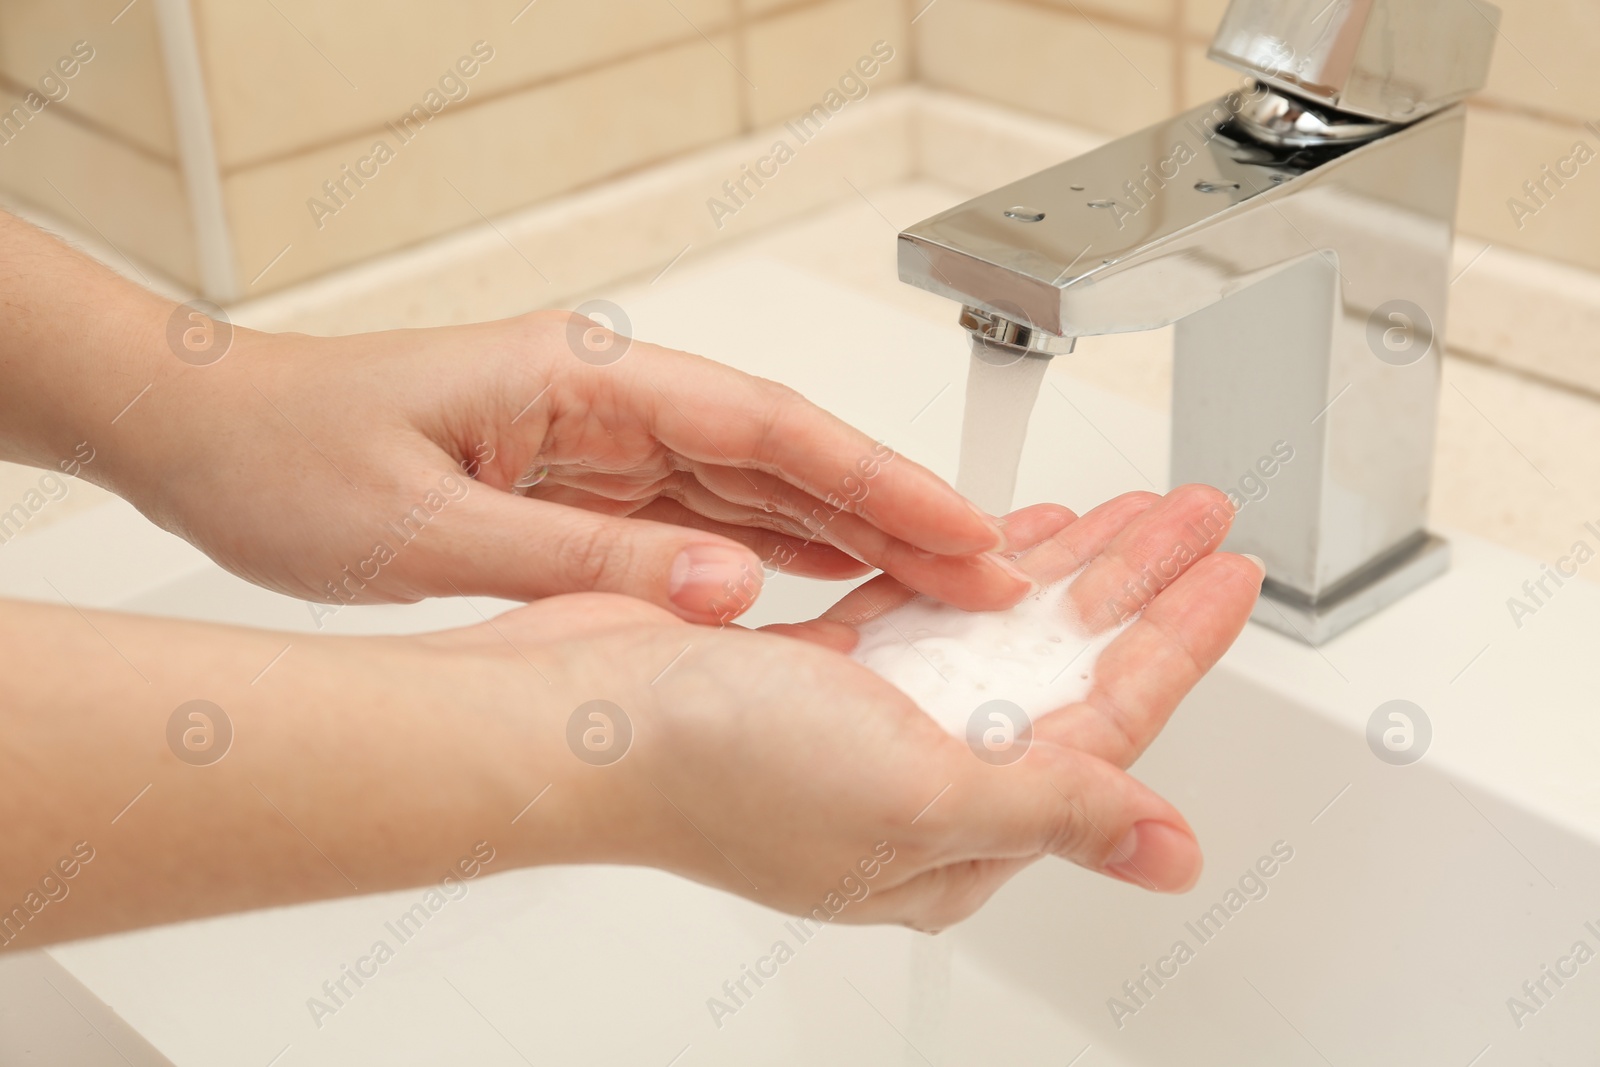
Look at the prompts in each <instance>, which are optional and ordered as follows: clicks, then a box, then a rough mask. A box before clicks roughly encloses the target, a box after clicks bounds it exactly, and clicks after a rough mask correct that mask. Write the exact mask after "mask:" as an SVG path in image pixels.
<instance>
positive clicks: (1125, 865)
mask: <svg viewBox="0 0 1600 1067" xmlns="http://www.w3.org/2000/svg"><path fill="white" fill-rule="evenodd" d="M1200 866H1201V864H1200V849H1199V846H1198V845H1196V844H1195V841H1194V838H1192V837H1190V836H1189V835H1188V834H1186V833H1184V832H1183V831H1182V830H1179V829H1178V828H1177V827H1175V826H1169V825H1167V824H1166V823H1164V822H1156V821H1154V820H1152V819H1147V820H1145V821H1144V822H1138V823H1134V824H1133V829H1131V830H1129V831H1128V833H1127V836H1125V837H1123V839H1122V840H1121V841H1119V842H1118V843H1117V847H1116V848H1115V849H1114V850H1113V851H1112V853H1111V860H1110V862H1108V863H1107V864H1106V865H1105V872H1106V873H1107V874H1109V875H1112V876H1113V877H1116V878H1120V879H1122V880H1123V881H1124V882H1131V883H1132V884H1133V885H1136V886H1140V887H1141V888H1144V889H1150V890H1154V891H1155V892H1158V893H1182V892H1183V891H1184V890H1186V889H1188V888H1189V887H1191V886H1193V885H1194V884H1195V882H1197V881H1199V880H1200Z"/></svg>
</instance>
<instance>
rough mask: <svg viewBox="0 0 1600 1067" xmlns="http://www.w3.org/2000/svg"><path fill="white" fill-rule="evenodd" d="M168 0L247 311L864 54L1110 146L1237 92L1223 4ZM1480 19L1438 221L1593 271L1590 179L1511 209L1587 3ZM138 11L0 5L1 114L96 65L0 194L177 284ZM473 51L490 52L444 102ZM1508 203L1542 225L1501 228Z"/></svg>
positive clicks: (682, 141)
mask: <svg viewBox="0 0 1600 1067" xmlns="http://www.w3.org/2000/svg"><path fill="white" fill-rule="evenodd" d="M192 3H193V6H194V11H195V22H196V31H197V37H198V40H199V45H200V50H201V58H202V67H203V72H204V76H205V79H206V82H207V86H208V92H209V96H210V102H211V107H212V111H213V121H212V126H213V129H214V131H215V136H216V142H217V155H218V162H219V167H220V176H219V180H220V183H221V187H222V190H223V194H224V200H225V204H226V216H227V221H228V225H229V227H230V230H231V237H232V240H233V247H234V258H235V273H236V274H237V276H238V278H239V280H240V284H241V292H240V293H239V294H237V295H239V296H244V297H250V296H257V295H260V294H262V293H265V292H268V291H271V290H275V289H279V288H282V287H284V286H286V285H289V284H291V283H294V282H297V281H300V280H303V279H307V278H310V277H314V276H317V275H320V274H324V273H326V272H328V271H330V270H333V269H335V268H338V267H340V266H343V265H347V264H351V263H354V262H357V261H359V260H361V259H364V258H366V257H369V256H371V255H374V254H377V253H380V252H384V251H388V250H392V249H396V248H400V247H404V246H407V245H411V244H416V243H418V242H421V241H423V240H426V239H428V238H430V237H433V236H436V235H438V234H441V233H444V232H448V231H450V230H453V229H457V228H460V227H463V226H468V225H471V224H473V223H475V222H477V221H479V220H480V218H481V217H482V216H488V217H494V216H496V215H499V214H503V213H505V212H508V211H510V210H512V209H514V208H518V207H522V206H526V205H530V204H534V203H537V202H540V201H543V200H547V199H549V198H551V197H554V196H557V195H559V194H561V193H565V192H569V191H572V190H575V189H578V188H582V187H585V186H588V185H590V184H593V183H595V182H597V181H600V180H603V179H606V178H609V177H613V176H617V175H620V174H624V173H627V172H630V171H633V170H638V169H640V168H643V167H646V166H649V165H651V164H654V163H658V162H660V161H663V160H666V159H669V158H673V157H676V156H681V155H683V154H685V153H688V152H690V151H693V150H695V149H697V148H701V147H704V146H706V145H709V144H713V143H718V142H723V141H727V140H729V139H730V138H734V137H737V136H741V135H748V134H755V133H760V132H761V131H763V130H777V129H778V128H779V124H780V123H781V122H782V121H783V120H784V119H786V118H789V117H792V116H794V115H795V114H797V113H800V112H803V111H805V110H807V109H808V108H810V107H811V106H812V105H814V104H815V103H817V102H818V101H819V100H821V99H822V98H823V95H824V94H825V93H827V92H828V90H829V89H831V88H834V87H836V86H837V85H838V83H839V79H840V78H841V76H843V75H844V74H846V73H847V72H848V71H849V70H850V68H851V66H852V65H853V64H854V63H855V62H856V60H857V59H858V58H860V57H861V56H863V55H865V54H867V53H868V52H869V51H870V49H871V47H872V45H873V43H874V42H875V41H877V40H883V41H886V42H888V43H889V44H890V45H891V46H892V47H893V48H894V50H895V58H894V59H893V60H892V61H890V62H888V63H886V64H882V65H881V69H880V70H879V71H878V72H877V73H876V75H875V76H874V78H873V79H872V82H871V86H870V88H877V87H880V86H887V85H891V84H897V83H903V82H907V81H911V80H918V81H921V82H923V83H926V84H931V85H934V86H937V87H940V88H944V89H948V90H952V91H955V92H958V93H964V94H969V95H972V96H976V97H979V98H983V99H987V100H992V101H996V102H1000V103H1003V104H1007V105H1009V106H1012V107H1015V108H1018V109H1021V110H1024V111H1029V112H1033V113H1036V114H1041V115H1045V116H1048V117H1051V118H1056V119H1061V120H1065V121H1068V122H1072V123H1076V124H1080V125H1082V126H1085V127H1088V128H1090V129H1094V130H1099V131H1103V132H1106V133H1112V134H1116V133H1123V132H1127V131H1129V130H1132V129H1135V128H1137V127H1139V126H1141V125H1144V124H1146V123H1149V122H1153V121H1156V120H1158V119H1160V118H1161V117H1163V116H1165V115H1167V114H1169V113H1171V112H1172V111H1173V110H1175V109H1177V108H1180V107H1184V106H1189V105H1192V104H1194V103H1196V102H1198V101H1199V100H1202V99H1205V98H1207V97H1210V96H1214V95H1217V94H1219V93H1221V92H1224V91H1226V90H1227V89H1228V88H1230V87H1232V86H1233V85H1235V84H1237V83H1238V78H1237V77H1236V76H1235V75H1234V74H1233V73H1232V72H1229V71H1227V70H1224V69H1223V68H1220V67H1218V66H1217V65H1216V64H1213V63H1210V62H1209V61H1208V60H1206V58H1205V46H1206V43H1207V41H1208V39H1209V36H1210V33H1211V30H1212V28H1213V27H1214V26H1215V24H1216V22H1217V20H1218V19H1219V18H1220V16H1221V14H1222V11H1223V9H1224V7H1225V6H1226V0H671V2H667V0H536V2H533V3H528V2H527V0H455V2H453V3H450V4H440V5H420V4H411V5H397V4H395V3H394V2H393V0H343V2H341V3H337V4H330V3H325V2H323V0H273V2H272V3H266V2H259V3H258V2H251V3H239V2H237V0H192ZM1502 5H1503V6H1504V8H1505V19H1504V23H1503V26H1502V34H1501V38H1500V40H1499V42H1498V47H1497V53H1496V60H1495V66H1494V70H1493V74H1492V78H1491V83H1490V86H1489V88H1488V90H1487V91H1486V92H1485V93H1484V94H1483V95H1482V97H1481V98H1480V99H1478V100H1476V101H1474V103H1473V105H1472V118H1471V123H1470V135H1469V136H1470V139H1469V145H1468V160H1467V168H1466V177H1465V181H1464V185H1463V190H1462V204H1461V223H1462V228H1463V229H1464V230H1465V231H1466V232H1469V233H1472V234H1475V235H1478V236H1481V237H1482V238H1484V239H1485V240H1487V241H1489V242H1491V243H1492V244H1494V245H1496V246H1505V247H1508V248H1515V249H1520V250H1523V251H1528V252H1533V253H1536V254H1541V255H1546V256H1550V257H1553V258H1556V259H1560V260H1563V261H1566V262H1569V263H1573V264H1577V265H1580V266H1584V267H1587V268H1590V269H1596V270H1600V239H1597V238H1600V159H1597V160H1596V161H1595V162H1593V163H1589V164H1587V165H1585V166H1583V167H1581V168H1579V169H1578V170H1577V172H1576V174H1575V176H1573V177H1571V178H1569V179H1567V180H1566V181H1565V183H1564V185H1563V186H1562V187H1561V188H1559V189H1556V190H1555V191H1554V193H1553V194H1552V195H1549V196H1547V197H1544V198H1543V202H1529V201H1528V199H1527V197H1526V194H1525V193H1524V192H1523V188H1522V185H1523V182H1525V181H1527V180H1530V179H1537V178H1540V177H1541V175H1542V172H1541V168H1542V167H1543V166H1544V165H1545V164H1550V165H1552V166H1554V165H1557V164H1558V163H1560V161H1562V160H1563V159H1565V158H1567V157H1569V156H1570V155H1571V154H1572V153H1573V151H1574V149H1575V146H1576V145H1577V144H1578V143H1579V142H1582V143H1583V144H1584V145H1585V146H1587V148H1589V149H1591V150H1593V151H1594V152H1595V153H1597V154H1600V132H1597V130H1592V129H1588V128H1586V127H1585V125H1584V124H1585V123H1586V122H1589V121H1594V122H1595V123H1596V124H1597V129H1600V63H1596V62H1595V61H1594V55H1595V53H1596V51H1597V50H1600V5H1597V4H1596V3H1595V0H1502ZM153 9H154V5H153V4H152V3H149V2H142V3H135V4H133V5H131V6H128V5H127V3H126V0H0V99H7V100H8V101H9V102H14V101H15V100H16V99H17V98H18V97H19V96H20V95H21V94H22V93H25V92H26V91H27V88H28V87H29V86H30V85H33V84H35V83H36V82H37V80H38V78H39V77H40V75H41V74H42V73H44V72H45V71H46V70H48V69H49V67H50V65H51V64H52V63H53V62H54V61H55V59H56V58H57V57H58V56H59V55H60V54H63V53H65V52H66V51H67V50H69V49H70V47H71V45H72V43H73V42H74V41H76V40H80V39H84V40H89V41H91V42H92V43H93V44H94V47H95V49H96V59H95V60H94V61H93V63H92V64H90V65H89V66H88V67H86V68H85V69H84V71H83V72H82V74H81V75H80V76H79V77H78V78H77V79H75V81H74V84H73V85H72V86H71V90H72V91H71V94H70V96H69V97H68V99H67V100H65V101H63V102H62V103H60V104H52V105H51V106H50V107H49V108H47V109H46V110H45V112H44V113H43V114H42V115H41V116H40V117H39V118H38V119H37V120H36V121H34V122H32V123H30V124H29V128H28V129H27V130H25V131H24V132H25V136H21V137H17V138H16V139H15V142H14V143H13V144H9V145H0V189H3V190H5V191H8V192H11V193H13V194H16V195H18V196H19V197H21V198H22V199H23V200H25V201H27V202H30V203H32V204H35V205H37V206H40V207H43V208H45V209H47V210H49V211H51V212H53V213H55V214H58V215H60V216H61V217H63V218H65V219H67V220H69V221H72V222H74V223H75V224H78V223H81V222H87V223H88V224H89V225H90V226H91V227H92V228H94V229H96V230H98V231H100V232H101V235H102V236H103V237H104V238H105V239H106V240H107V242H108V243H111V244H113V245H115V246H116V247H118V248H120V249H122V250H124V251H125V252H126V253H127V254H128V255H129V256H130V257H132V258H134V259H137V260H140V261H141V262H143V263H146V264H148V265H151V266H154V267H155V268H156V269H157V270H159V271H162V272H165V273H167V274H169V275H171V276H173V277H175V278H176V279H178V280H180V281H182V282H186V283H188V284H190V285H194V284H196V283H197V282H198V278H197V276H196V269H195V263H194V260H195V256H194V253H193V251H192V249H193V234H192V232H191V224H190V222H189V219H188V214H187V210H186V204H185V197H184V189H183V183H182V180H181V176H180V173H179V170H178V165H177V160H176V155H177V152H176V149H175V147H174V145H175V137H174V132H173V125H172V120H171V118H170V115H171V108H170V107H169V106H168V101H167V99H166V92H165V88H164V84H165V83H164V74H163V72H162V63H161V54H160V44H159V41H158V39H157V36H156V32H155V18H154V14H153ZM113 20H115V21H113ZM477 42H482V45H480V46H479V48H480V50H482V49H492V50H493V58H492V59H490V60H488V61H487V62H483V61H479V62H477V63H476V70H475V73H474V74H473V75H472V76H471V77H470V78H466V77H463V78H461V79H460V81H459V84H457V83H456V82H452V81H449V80H448V79H449V78H451V77H452V73H451V72H452V71H453V69H454V67H455V64H456V63H457V62H458V60H460V59H461V58H462V57H464V56H468V55H469V53H470V52H471V51H472V49H473V47H474V45H475V44H476V43H477ZM468 65H469V66H472V64H470V63H469V64H468ZM441 79H446V82H445V84H444V85H443V87H442V89H441ZM430 90H435V91H439V92H440V93H441V95H440V96H438V97H435V101H438V100H441V99H444V97H445V96H446V95H452V96H459V97H461V99H458V100H451V101H450V102H449V103H448V104H446V105H445V106H444V107H443V109H442V110H440V111H439V113H438V114H437V115H436V116H433V117H431V118H430V119H429V121H428V123H427V126H426V128H425V129H424V130H423V131H422V132H421V133H420V134H419V135H418V136H417V137H416V139H415V140H413V141H411V142H409V143H406V144H404V145H401V144H400V143H399V141H398V139H397V138H396V137H395V135H394V133H393V132H392V131H391V130H390V129H389V127H388V124H390V123H393V122H395V121H397V120H398V119H399V118H400V117H401V116H402V115H404V114H406V113H407V112H408V111H409V110H410V109H412V108H413V106H414V105H417V104H426V103H427V102H428V98H427V94H428V93H429V91H430ZM8 106H9V104H8ZM380 140H382V141H385V142H386V143H388V147H389V148H390V149H392V150H393V151H394V158H393V159H392V160H391V161H389V162H386V163H385V164H383V165H382V166H381V167H378V168H377V169H376V174H375V175H373V176H372V177H371V178H370V180H367V181H365V182H364V183H363V184H361V185H359V186H357V185H356V184H355V183H354V181H353V180H352V179H348V178H343V177H342V169H343V168H344V167H345V166H347V165H348V166H352V167H353V166H355V165H356V164H357V163H358V162H359V161H360V160H362V159H363V157H366V156H368V155H369V154H370V153H371V152H372V151H373V148H374V146H375V144H376V143H377V142H378V141H380ZM391 142H392V143H391ZM369 166H370V165H369ZM1569 170H1570V168H1569ZM107 174H115V175H118V176H119V180H118V181H117V182H114V183H109V182H106V181H105V180H104V176H105V175H107ZM47 179H48V180H47ZM329 180H336V181H339V182H341V184H342V185H343V190H342V194H341V195H339V196H338V199H334V198H333V197H330V196H328V195H327V194H326V192H325V191H324V189H323V183H324V182H325V181H329ZM1514 197H1520V198H1522V200H1523V201H1524V203H1526V204H1528V206H1529V207H1536V208H1537V209H1538V210H1537V211H1525V212H1522V217H1521V218H1517V217H1515V216H1514V214H1513V211H1512V208H1511V206H1510V205H1509V204H1508V201H1510V200H1511V199H1512V198H1514ZM315 200H320V201H321V203H322V205H323V207H321V208H318V207H317V206H316V204H315V203H314V201H315ZM333 208H337V211H336V212H332V213H330V212H331V211H332V209H333ZM522 251H523V252H524V254H525V256H526V258H527V259H529V260H530V261H531V262H532V263H534V264H537V262H538V257H537V254H536V252H537V250H536V249H527V250H522ZM269 264H270V265H271V267H270V270H265V273H263V270H264V269H265V268H267V267H268V265H269ZM534 269H535V270H537V267H535V268H534Z"/></svg>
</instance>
